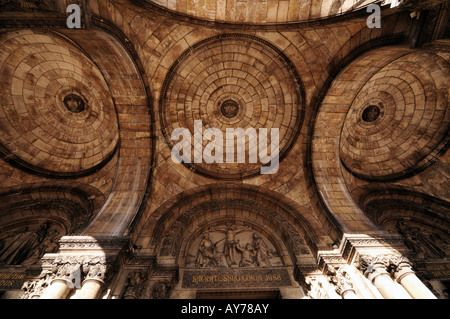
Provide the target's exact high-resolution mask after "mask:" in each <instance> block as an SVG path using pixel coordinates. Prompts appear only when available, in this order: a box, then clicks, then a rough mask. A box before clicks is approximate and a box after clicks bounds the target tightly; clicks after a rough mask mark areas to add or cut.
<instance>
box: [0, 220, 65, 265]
mask: <svg viewBox="0 0 450 319" xmlns="http://www.w3.org/2000/svg"><path fill="white" fill-rule="evenodd" d="M62 232H63V230H61V229H59V228H58V227H56V226H54V225H52V224H50V223H48V222H45V223H42V224H40V225H39V226H38V225H28V226H23V227H19V228H16V229H12V230H10V231H6V232H1V233H0V264H3V265H24V266H28V265H33V264H35V263H37V262H38V261H39V260H40V259H41V257H42V256H44V254H46V253H54V252H56V251H57V249H58V240H59V239H60V238H61V236H62V235H64V234H63V233H62Z"/></svg>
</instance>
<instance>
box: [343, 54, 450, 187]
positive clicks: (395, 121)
mask: <svg viewBox="0 0 450 319" xmlns="http://www.w3.org/2000/svg"><path fill="white" fill-rule="evenodd" d="M449 75H450V72H449V69H448V63H447V62H446V61H443V60H442V59H441V58H439V57H437V56H432V55H430V54H428V53H424V52H421V53H413V54H409V55H407V56H404V57H402V58H399V59H398V60H396V61H394V62H392V63H390V64H388V65H387V66H386V67H384V68H383V69H382V70H380V71H379V72H378V73H377V74H375V75H374V76H373V77H372V78H371V79H370V80H369V81H368V82H367V83H366V84H365V86H364V87H363V88H362V89H361V91H360V92H359V93H358V95H357V96H356V98H355V100H354V101H353V104H352V105H351V108H350V110H349V112H348V114H347V117H346V119H345V123H344V126H343V129H342V134H341V141H340V156H341V160H342V163H343V164H344V166H345V167H346V168H347V169H348V170H350V171H351V172H352V173H353V174H354V175H356V176H357V177H360V178H363V179H369V180H371V179H373V180H389V179H393V178H399V177H402V176H405V175H406V174H409V173H411V172H413V171H417V170H420V169H421V168H424V167H426V166H427V165H429V164H430V163H432V162H433V161H434V160H435V158H436V156H438V155H439V154H440V153H442V152H443V151H444V150H445V149H446V147H448V138H449V136H448V133H449V129H450V111H449V108H448V99H449V91H448V81H449V79H450V77H449Z"/></svg>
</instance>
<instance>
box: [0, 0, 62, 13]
mask: <svg viewBox="0 0 450 319" xmlns="http://www.w3.org/2000/svg"><path fill="white" fill-rule="evenodd" d="M0 7H5V8H7V9H9V10H30V11H32V10H33V11H34V10H46V11H57V5H56V0H0Z"/></svg>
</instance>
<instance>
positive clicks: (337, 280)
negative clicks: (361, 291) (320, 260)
mask: <svg viewBox="0 0 450 319" xmlns="http://www.w3.org/2000/svg"><path fill="white" fill-rule="evenodd" d="M327 275H328V278H329V281H330V283H332V284H333V285H334V286H335V287H336V292H337V293H338V294H339V295H341V296H342V295H343V294H344V293H345V292H346V291H349V290H352V291H354V289H353V283H352V280H351V278H350V276H349V275H348V273H347V271H346V270H345V267H339V268H337V269H336V268H335V267H333V266H328V269H327Z"/></svg>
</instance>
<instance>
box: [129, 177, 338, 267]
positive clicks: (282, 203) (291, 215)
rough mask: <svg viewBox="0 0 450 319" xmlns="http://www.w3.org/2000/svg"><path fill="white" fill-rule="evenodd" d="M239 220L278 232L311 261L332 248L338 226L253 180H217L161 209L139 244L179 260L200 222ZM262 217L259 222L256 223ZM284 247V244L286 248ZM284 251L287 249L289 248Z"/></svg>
mask: <svg viewBox="0 0 450 319" xmlns="http://www.w3.org/2000/svg"><path fill="white" fill-rule="evenodd" d="M233 221H239V223H241V224H244V223H246V224H253V225H257V228H258V229H259V230H260V231H263V232H265V233H267V234H269V233H273V238H272V239H273V242H274V243H275V244H276V245H278V246H281V242H283V245H284V246H285V247H286V248H285V249H286V250H285V255H289V256H290V259H291V260H292V262H297V261H299V260H303V261H305V260H307V262H312V263H314V258H313V256H315V255H316V253H317V251H318V250H319V249H329V247H330V245H331V243H333V240H334V239H333V240H332V239H330V237H329V233H330V232H331V233H332V232H334V231H335V230H333V226H332V225H330V224H325V225H324V227H321V226H320V223H319V221H318V220H315V219H314V217H313V216H311V214H309V212H308V210H306V209H304V208H302V207H298V206H297V205H296V204H295V203H292V202H290V201H289V200H287V199H286V198H284V197H282V196H280V195H279V194H276V193H275V192H272V191H270V190H267V189H261V188H259V187H254V186H250V185H246V186H242V185H237V184H228V183H227V184H213V185H208V186H200V187H197V188H195V189H191V190H189V191H186V192H184V193H182V194H179V195H178V196H176V198H174V199H172V200H170V201H168V202H166V203H165V204H164V205H162V206H161V207H160V208H159V209H157V210H156V211H155V212H154V213H153V214H152V215H151V217H150V218H149V219H148V220H147V222H146V223H145V225H144V226H143V227H142V230H141V232H140V234H139V235H137V239H136V240H135V245H136V246H140V247H141V249H142V250H141V252H143V253H144V252H145V253H149V254H154V255H161V249H163V254H164V255H165V256H168V258H171V262H174V261H175V259H177V258H178V257H179V256H180V251H181V254H183V251H182V249H184V248H182V247H186V241H188V240H189V239H190V238H192V236H193V235H194V234H195V233H196V232H197V231H198V229H199V228H198V227H200V226H196V225H201V226H202V227H203V226H206V225H208V224H210V225H212V224H217V223H218V222H222V223H225V222H233ZM256 221H258V223H255V222H256ZM282 250H283V249H282ZM283 251H284V250H283Z"/></svg>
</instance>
